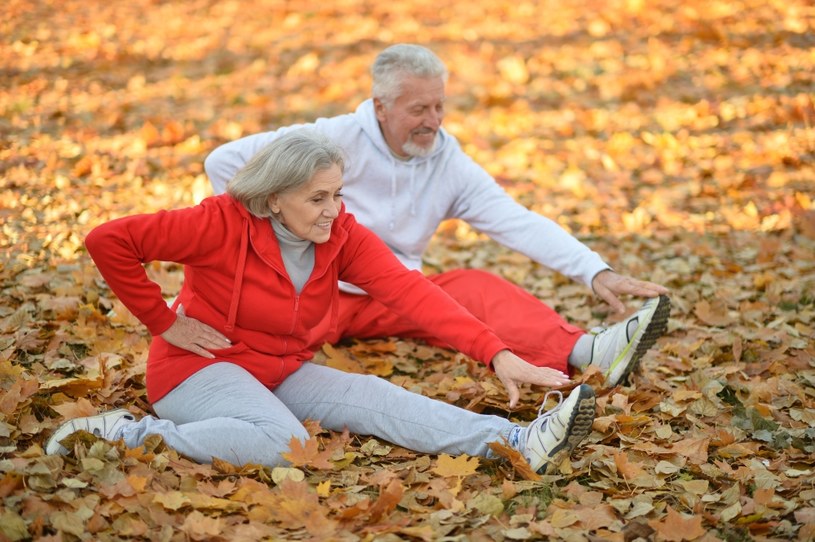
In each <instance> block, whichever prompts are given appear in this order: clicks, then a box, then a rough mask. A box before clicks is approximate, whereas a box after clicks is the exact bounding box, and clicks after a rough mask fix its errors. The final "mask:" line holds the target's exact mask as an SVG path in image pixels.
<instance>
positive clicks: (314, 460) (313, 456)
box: [281, 437, 334, 469]
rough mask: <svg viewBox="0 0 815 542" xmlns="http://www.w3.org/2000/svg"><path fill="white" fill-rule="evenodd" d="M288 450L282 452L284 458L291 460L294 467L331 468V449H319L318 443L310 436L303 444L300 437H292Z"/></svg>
mask: <svg viewBox="0 0 815 542" xmlns="http://www.w3.org/2000/svg"><path fill="white" fill-rule="evenodd" d="M289 449H290V450H291V451H290V452H288V453H286V452H284V453H282V454H281V455H282V456H283V458H284V459H286V460H288V461H290V462H291V464H292V465H294V466H295V467H304V466H309V467H314V468H317V469H333V468H334V463H332V462H331V450H325V451H322V452H321V451H320V443H319V442H318V441H317V439H316V438H314V437H312V438H310V439H308V440H307V441H306V444H305V446H304V445H303V444H302V443H301V442H300V439H298V438H296V437H292V438H291V441H289Z"/></svg>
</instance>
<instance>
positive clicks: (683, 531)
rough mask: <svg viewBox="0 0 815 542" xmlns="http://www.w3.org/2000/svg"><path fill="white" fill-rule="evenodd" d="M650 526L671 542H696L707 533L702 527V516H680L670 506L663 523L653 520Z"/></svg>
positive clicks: (649, 523)
mask: <svg viewBox="0 0 815 542" xmlns="http://www.w3.org/2000/svg"><path fill="white" fill-rule="evenodd" d="M648 525H650V526H651V527H652V528H653V529H654V530H655V531H656V532H657V534H658V535H659V536H660V538H662V539H663V540H667V541H669V542H682V541H683V540H696V539H697V538H700V537H702V536H704V535H705V533H706V532H707V531H706V530H705V528H704V527H702V516H688V515H685V514H680V513H679V512H677V511H676V510H674V509H673V508H671V507H670V506H669V507H668V513H667V514H666V516H665V517H664V518H663V519H662V520H661V521H658V520H651V521H649V522H648Z"/></svg>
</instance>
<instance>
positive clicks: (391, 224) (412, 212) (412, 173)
mask: <svg viewBox="0 0 815 542" xmlns="http://www.w3.org/2000/svg"><path fill="white" fill-rule="evenodd" d="M409 167H410V180H409V183H408V195H409V197H410V216H416V195H415V194H414V192H413V188H414V185H415V184H416V160H415V159H414V160H411V161H410V162H409ZM396 168H397V164H396V160H395V159H394V158H393V156H391V219H390V222H388V229H389V230H390V231H393V229H394V228H395V227H396V225H395V223H394V221H393V217H394V216H396Z"/></svg>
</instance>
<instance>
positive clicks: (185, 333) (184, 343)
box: [161, 309, 232, 359]
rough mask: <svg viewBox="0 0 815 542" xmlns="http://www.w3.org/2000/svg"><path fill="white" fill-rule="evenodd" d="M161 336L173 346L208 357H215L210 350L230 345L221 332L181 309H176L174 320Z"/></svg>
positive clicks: (230, 342)
mask: <svg viewBox="0 0 815 542" xmlns="http://www.w3.org/2000/svg"><path fill="white" fill-rule="evenodd" d="M161 338H162V339H164V340H165V341H167V342H168V343H170V344H172V345H173V346H177V347H178V348H183V349H184V350H189V351H190V352H193V353H195V354H198V355H199V356H202V357H205V358H209V359H213V358H215V356H214V355H213V354H212V353H211V352H210V350H219V349H222V348H229V347H230V346H232V341H230V340H229V339H227V338H226V337H225V336H224V335H223V334H222V333H221V332H219V331H218V330H216V329H215V328H213V327H210V326H208V325H207V324H205V323H203V322H201V321H199V320H196V319H195V318H190V317H188V316H187V315H185V314H184V311H183V309H182V310H179V311H178V313H177V318H176V319H175V322H173V325H171V326H170V327H169V328H167V331H165V332H164V333H162V334H161Z"/></svg>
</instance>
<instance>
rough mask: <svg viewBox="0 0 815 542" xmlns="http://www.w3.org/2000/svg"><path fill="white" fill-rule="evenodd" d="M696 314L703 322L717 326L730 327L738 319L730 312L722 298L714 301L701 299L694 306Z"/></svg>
mask: <svg viewBox="0 0 815 542" xmlns="http://www.w3.org/2000/svg"><path fill="white" fill-rule="evenodd" d="M694 314H696V317H697V318H699V319H700V320H701V321H702V322H704V323H706V324H708V325H710V326H717V327H728V326H730V325H733V324H734V323H735V322H736V319H735V318H733V317H732V316H730V314H729V313H728V308H727V305H725V303H724V302H723V301H721V300H715V301H714V302H713V303H710V302H708V301H699V302H697V303H696V305H695V307H694Z"/></svg>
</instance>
